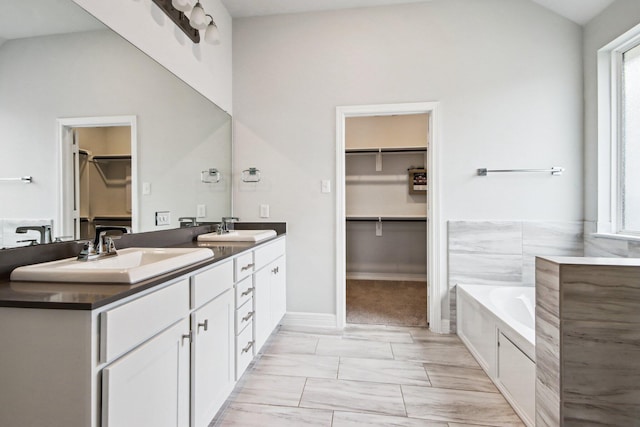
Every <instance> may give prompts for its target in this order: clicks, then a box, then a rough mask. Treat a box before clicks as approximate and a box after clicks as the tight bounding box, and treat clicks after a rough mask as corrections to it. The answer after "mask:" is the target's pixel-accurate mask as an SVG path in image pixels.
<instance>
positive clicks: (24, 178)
mask: <svg viewBox="0 0 640 427" xmlns="http://www.w3.org/2000/svg"><path fill="white" fill-rule="evenodd" d="M0 181H22V182H24V183H25V184H31V182H32V181H33V178H32V177H31V176H22V177H20V178H0Z"/></svg>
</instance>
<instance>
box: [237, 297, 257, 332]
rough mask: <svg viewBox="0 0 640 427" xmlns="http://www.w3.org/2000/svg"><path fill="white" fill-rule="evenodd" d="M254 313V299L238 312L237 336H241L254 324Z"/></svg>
mask: <svg viewBox="0 0 640 427" xmlns="http://www.w3.org/2000/svg"><path fill="white" fill-rule="evenodd" d="M253 313H254V311H253V299H250V300H249V301H247V302H246V303H245V304H244V305H243V306H242V307H240V308H238V309H237V310H236V335H240V334H241V333H242V332H244V329H245V328H246V327H247V326H249V325H251V324H252V323H253Z"/></svg>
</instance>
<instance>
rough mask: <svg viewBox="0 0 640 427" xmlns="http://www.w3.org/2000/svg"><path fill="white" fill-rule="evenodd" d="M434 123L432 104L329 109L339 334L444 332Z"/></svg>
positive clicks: (435, 107)
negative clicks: (359, 330)
mask: <svg viewBox="0 0 640 427" xmlns="http://www.w3.org/2000/svg"><path fill="white" fill-rule="evenodd" d="M437 119H438V115H437V103H413V104H388V105H371V106H355V107H338V109H337V138H336V140H337V144H336V146H337V147H336V164H337V168H336V169H337V174H336V184H337V185H336V188H337V206H338V207H337V215H336V221H337V227H336V228H337V236H336V241H337V251H336V252H337V259H336V264H337V289H336V294H337V298H336V305H337V323H338V326H344V325H345V324H346V323H362V324H384V325H398V326H427V325H428V326H429V327H430V328H431V329H432V330H434V331H436V332H442V331H443V325H442V323H441V321H440V317H441V316H440V313H441V294H442V293H441V289H440V287H441V284H442V283H441V281H440V280H439V277H438V276H439V275H440V272H441V266H440V261H441V260H442V257H441V254H440V249H439V245H438V243H439V240H440V227H439V215H438V212H439V209H438V208H439V206H438V205H437V197H438V191H437V185H438V182H437V166H435V165H437V162H436V159H437V148H438V147H437V143H438V139H437V132H438V121H437ZM445 328H446V330H448V325H445ZM446 330H445V332H446Z"/></svg>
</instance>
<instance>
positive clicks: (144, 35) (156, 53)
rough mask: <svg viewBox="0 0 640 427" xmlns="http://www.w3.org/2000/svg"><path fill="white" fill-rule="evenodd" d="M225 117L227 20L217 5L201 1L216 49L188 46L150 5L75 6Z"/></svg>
mask: <svg viewBox="0 0 640 427" xmlns="http://www.w3.org/2000/svg"><path fill="white" fill-rule="evenodd" d="M73 1H74V2H75V3H77V4H79V5H80V6H82V7H83V8H84V9H86V10H87V11H88V12H89V13H91V14H92V15H94V16H95V17H96V18H98V19H99V20H101V21H102V22H103V23H104V24H105V25H107V26H108V27H110V28H111V29H113V30H115V31H116V32H117V33H118V34H120V35H121V36H123V37H124V38H126V39H127V40H129V41H130V42H131V43H133V44H134V45H135V46H137V47H138V48H139V49H141V50H142V51H143V52H145V53H146V54H147V55H149V56H151V57H152V58H153V59H155V60H156V61H158V62H159V63H160V64H162V65H163V66H164V67H165V68H167V69H168V70H169V71H171V72H173V73H174V74H175V75H177V76H178V77H180V78H181V79H182V80H184V81H185V82H186V83H187V84H189V85H191V86H192V87H193V88H195V89H196V90H198V91H200V92H201V93H202V94H203V95H204V96H206V97H207V98H209V99H210V100H211V101H213V102H214V103H216V104H217V105H218V106H219V107H220V108H222V109H223V110H225V111H226V112H228V113H231V111H232V96H231V81H232V76H231V69H232V68H231V46H232V40H231V37H232V22H231V16H230V15H229V13H228V12H227V9H226V8H225V7H224V6H223V4H222V2H221V1H220V0H201V3H202V5H203V6H204V9H205V11H206V12H207V13H208V14H210V15H212V16H213V19H214V20H215V22H216V24H217V26H218V30H219V31H220V44H219V45H210V44H207V43H204V42H201V43H199V44H193V43H192V42H191V40H189V39H188V38H187V36H186V35H185V34H184V33H183V32H182V31H181V30H180V29H178V27H177V26H176V25H175V24H174V23H173V21H171V20H170V19H169V18H168V17H167V16H166V15H165V14H164V13H163V12H162V11H161V10H160V9H159V8H158V7H157V6H156V5H155V4H154V3H153V2H152V1H151V0H136V1H131V0H109V1H103V0H73Z"/></svg>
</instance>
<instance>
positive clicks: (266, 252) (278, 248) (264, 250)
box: [254, 238, 286, 270]
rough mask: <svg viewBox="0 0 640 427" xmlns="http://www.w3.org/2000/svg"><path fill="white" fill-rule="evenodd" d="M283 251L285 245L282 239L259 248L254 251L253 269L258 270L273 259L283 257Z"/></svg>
mask: <svg viewBox="0 0 640 427" xmlns="http://www.w3.org/2000/svg"><path fill="white" fill-rule="evenodd" d="M285 250H286V243H285V239H284V238H282V239H279V240H276V241H275V242H273V243H269V244H267V245H264V246H261V247H259V248H258V249H256V250H255V251H254V262H255V269H256V270H259V269H261V268H262V267H264V266H265V265H267V264H269V263H270V262H271V261H273V260H274V259H276V258H278V257H281V256H282V255H284V253H285Z"/></svg>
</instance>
